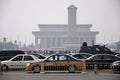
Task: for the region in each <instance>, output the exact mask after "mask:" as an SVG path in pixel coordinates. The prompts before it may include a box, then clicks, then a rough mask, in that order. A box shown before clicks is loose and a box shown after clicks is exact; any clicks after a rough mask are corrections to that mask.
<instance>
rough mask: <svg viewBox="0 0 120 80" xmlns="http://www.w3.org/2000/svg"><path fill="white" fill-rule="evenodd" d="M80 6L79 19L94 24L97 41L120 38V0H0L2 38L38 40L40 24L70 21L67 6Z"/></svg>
mask: <svg viewBox="0 0 120 80" xmlns="http://www.w3.org/2000/svg"><path fill="white" fill-rule="evenodd" d="M71 4H74V5H75V6H76V7H77V23H78V24H93V27H92V28H91V30H92V31H98V32H99V34H98V35H97V37H96V38H97V43H111V42H115V41H118V40H120V0H0V41H2V40H3V37H7V40H8V41H10V40H11V41H14V40H18V41H21V42H22V43H24V42H26V44H30V43H31V42H34V36H33V35H32V31H39V28H38V26H37V25H38V24H67V21H68V12H67V8H68V6H70V5H71Z"/></svg>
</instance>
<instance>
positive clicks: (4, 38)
mask: <svg viewBox="0 0 120 80" xmlns="http://www.w3.org/2000/svg"><path fill="white" fill-rule="evenodd" d="M3 43H4V48H3V49H6V43H7V38H6V37H3Z"/></svg>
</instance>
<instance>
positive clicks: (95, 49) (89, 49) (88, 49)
mask: <svg viewBox="0 0 120 80" xmlns="http://www.w3.org/2000/svg"><path fill="white" fill-rule="evenodd" d="M79 52H80V53H91V54H113V55H115V54H118V53H116V52H112V51H111V50H110V49H108V48H107V47H106V46H101V45H93V46H81V49H80V51H79Z"/></svg>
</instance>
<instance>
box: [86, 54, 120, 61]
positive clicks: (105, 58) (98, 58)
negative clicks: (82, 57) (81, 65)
mask: <svg viewBox="0 0 120 80" xmlns="http://www.w3.org/2000/svg"><path fill="white" fill-rule="evenodd" d="M118 60H120V58H119V57H117V56H115V55H112V54H95V55H92V56H90V57H89V58H87V59H86V62H98V63H100V62H104V63H105V62H108V63H109V62H114V61H118Z"/></svg>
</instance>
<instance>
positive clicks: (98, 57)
mask: <svg viewBox="0 0 120 80" xmlns="http://www.w3.org/2000/svg"><path fill="white" fill-rule="evenodd" d="M102 57H103V56H102V55H95V56H92V57H90V58H89V59H88V60H86V62H91V63H92V62H103V59H102Z"/></svg>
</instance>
